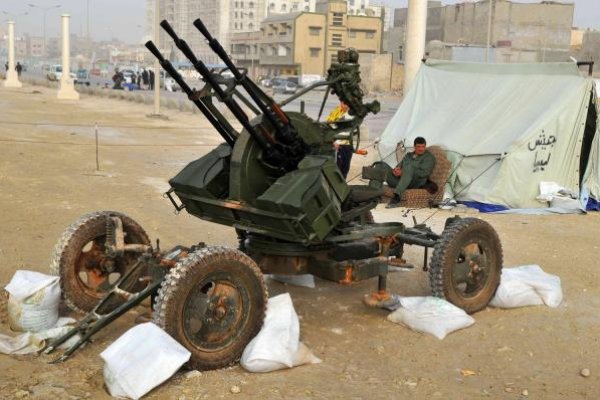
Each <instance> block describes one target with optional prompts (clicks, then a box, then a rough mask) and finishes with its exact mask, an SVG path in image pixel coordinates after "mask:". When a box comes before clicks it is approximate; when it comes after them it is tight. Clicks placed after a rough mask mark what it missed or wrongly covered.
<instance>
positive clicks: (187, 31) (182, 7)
mask: <svg viewBox="0 0 600 400" xmlns="http://www.w3.org/2000/svg"><path fill="white" fill-rule="evenodd" d="M231 3H232V1H229V0H222V1H220V0H161V1H160V10H159V12H160V19H161V20H162V19H166V20H167V21H169V23H170V24H171V26H173V29H174V30H175V32H176V33H177V34H178V35H179V37H181V38H183V39H185V40H186V41H187V43H188V44H189V45H190V48H191V49H192V50H193V51H194V54H195V55H196V57H197V58H198V59H200V60H202V61H204V62H205V63H206V64H208V65H222V64H223V62H222V61H221V60H220V59H219V58H218V57H217V55H216V54H214V52H213V51H212V50H211V49H210V47H209V46H208V44H207V43H206V40H205V38H204V37H203V36H202V34H201V33H200V32H199V31H198V29H196V27H194V25H193V22H194V20H195V19H196V18H198V17H201V18H202V21H203V22H204V24H205V25H206V27H207V28H208V30H209V31H210V33H211V34H212V36H213V37H215V38H216V39H217V40H218V41H219V42H220V43H221V45H222V46H223V48H225V49H227V48H229V36H230V31H229V30H230V17H231V12H230V11H231V7H230V6H231ZM154 5H155V3H154V0H147V3H146V7H147V8H146V18H147V27H148V34H149V35H150V36H151V37H154V30H153V29H154ZM158 47H159V48H160V50H161V51H162V52H163V55H165V56H166V57H168V58H171V59H172V60H173V61H178V60H185V56H184V55H183V54H181V52H180V51H179V50H177V48H176V47H175V45H174V43H173V40H172V39H171V38H170V37H169V36H168V35H167V34H166V33H165V32H164V31H163V30H162V29H161V31H160V41H159V44H158Z"/></svg>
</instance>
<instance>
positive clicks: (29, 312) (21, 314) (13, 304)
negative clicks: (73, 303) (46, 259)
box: [5, 270, 60, 332]
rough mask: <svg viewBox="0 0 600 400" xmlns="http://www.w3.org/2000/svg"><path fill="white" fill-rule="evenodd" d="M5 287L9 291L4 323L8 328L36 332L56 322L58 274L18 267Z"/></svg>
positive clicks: (58, 301) (58, 290)
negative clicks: (6, 318)
mask: <svg viewBox="0 0 600 400" xmlns="http://www.w3.org/2000/svg"><path fill="white" fill-rule="evenodd" d="M5 289H6V291H7V292H8V293H9V297H8V304H7V308H8V324H9V326H10V328H11V329H12V330H15V331H30V332H39V331H42V330H45V329H49V328H51V327H53V326H54V325H55V324H56V321H58V305H59V303H60V285H59V277H58V276H51V275H45V274H42V273H39V272H34V271H23V270H19V271H17V272H15V274H14V276H13V278H12V279H11V281H10V283H9V284H8V285H6V287H5Z"/></svg>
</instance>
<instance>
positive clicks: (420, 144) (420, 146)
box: [413, 136, 427, 156]
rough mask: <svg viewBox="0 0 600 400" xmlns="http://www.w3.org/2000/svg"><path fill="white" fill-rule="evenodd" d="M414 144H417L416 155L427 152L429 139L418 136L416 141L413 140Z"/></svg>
mask: <svg viewBox="0 0 600 400" xmlns="http://www.w3.org/2000/svg"><path fill="white" fill-rule="evenodd" d="M413 144H414V145H415V154H416V155H418V156H420V155H422V154H423V153H425V149H426V148H427V141H426V140H425V138H422V137H421V136H418V137H416V138H415V141H414V142H413Z"/></svg>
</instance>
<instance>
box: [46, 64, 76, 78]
mask: <svg viewBox="0 0 600 400" xmlns="http://www.w3.org/2000/svg"><path fill="white" fill-rule="evenodd" d="M69 76H70V77H71V79H73V82H77V75H75V73H74V72H70V73H69ZM46 78H47V79H48V80H49V81H59V80H60V78H62V65H59V64H57V65H52V66H50V68H48V73H47V74H46Z"/></svg>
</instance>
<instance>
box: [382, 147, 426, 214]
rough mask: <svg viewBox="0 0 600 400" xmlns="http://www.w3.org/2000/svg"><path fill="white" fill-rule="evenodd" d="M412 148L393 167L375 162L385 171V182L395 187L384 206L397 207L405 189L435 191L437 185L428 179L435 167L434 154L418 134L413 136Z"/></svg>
mask: <svg viewBox="0 0 600 400" xmlns="http://www.w3.org/2000/svg"><path fill="white" fill-rule="evenodd" d="M414 148H415V149H414V151H411V152H410V153H407V154H406V155H405V156H404V158H403V159H402V161H400V163H398V165H396V168H394V169H392V167H390V166H389V165H387V164H386V163H377V165H376V166H375V168H380V169H384V170H385V171H386V172H387V173H386V182H387V184H388V185H389V186H390V187H393V188H395V190H394V198H393V199H392V200H390V202H389V203H388V205H387V206H386V208H395V207H399V206H400V200H402V195H403V194H404V191H405V190H406V189H417V188H424V189H427V190H428V191H430V192H431V191H432V190H433V189H435V191H437V185H436V184H435V183H433V182H431V181H430V180H429V176H430V175H431V173H432V172H433V168H434V167H435V161H436V160H435V157H434V155H433V154H431V153H430V152H429V151H427V142H426V141H425V139H424V138H422V137H420V136H419V137H417V138H415V140H414ZM430 186H432V187H430ZM433 186H436V187H435V188H433Z"/></svg>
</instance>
